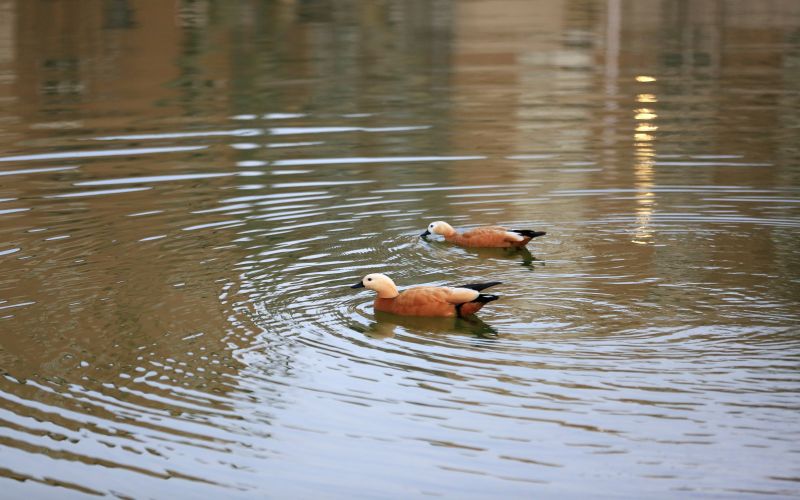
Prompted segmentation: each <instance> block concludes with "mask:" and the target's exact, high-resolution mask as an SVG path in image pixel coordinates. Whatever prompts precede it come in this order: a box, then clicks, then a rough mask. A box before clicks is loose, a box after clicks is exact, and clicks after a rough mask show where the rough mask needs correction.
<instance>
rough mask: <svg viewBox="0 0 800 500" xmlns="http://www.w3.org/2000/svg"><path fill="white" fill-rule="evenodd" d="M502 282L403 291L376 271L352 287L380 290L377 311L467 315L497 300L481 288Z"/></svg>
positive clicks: (375, 304) (449, 315)
mask: <svg viewBox="0 0 800 500" xmlns="http://www.w3.org/2000/svg"><path fill="white" fill-rule="evenodd" d="M499 284H500V282H499V281H492V282H490V283H476V284H472V285H462V286H458V287H449V286H417V287H413V288H409V289H408V290H405V291H403V292H399V291H398V290H397V286H396V285H395V284H394V281H392V279H391V278H389V277H388V276H386V275H385V274H380V273H374V274H368V275H366V276H364V277H363V278H362V279H361V281H359V282H358V283H356V284H355V285H353V286H351V287H350V288H368V289H370V290H374V291H376V292H378V297H377V298H376V299H375V303H374V306H375V310H376V311H383V312H388V313H393V314H399V315H402V316H444V317H454V316H459V317H464V316H469V315H470V314H474V313H476V312H477V311H478V310H479V309H480V308H481V307H483V306H484V305H486V304H487V303H489V302H492V301H493V300H497V299H498V298H499V297H498V296H497V295H489V294H486V293H481V290H483V289H486V288H489V287H490V286H495V285H499Z"/></svg>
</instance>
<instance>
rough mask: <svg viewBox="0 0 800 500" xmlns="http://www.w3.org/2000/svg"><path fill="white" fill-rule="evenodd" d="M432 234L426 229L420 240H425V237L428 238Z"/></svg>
mask: <svg viewBox="0 0 800 500" xmlns="http://www.w3.org/2000/svg"><path fill="white" fill-rule="evenodd" d="M430 234H431V232H430V231H428V230H427V229H426V230H425V232H424V233H422V234H420V235H419V237H420V238H424V237H426V236H428V235H430Z"/></svg>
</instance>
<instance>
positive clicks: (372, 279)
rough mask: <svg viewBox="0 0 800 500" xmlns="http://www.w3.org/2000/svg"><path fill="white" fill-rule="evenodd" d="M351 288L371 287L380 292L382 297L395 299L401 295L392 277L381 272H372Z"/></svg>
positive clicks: (379, 295) (379, 294)
mask: <svg viewBox="0 0 800 500" xmlns="http://www.w3.org/2000/svg"><path fill="white" fill-rule="evenodd" d="M350 288H369V289H370V290H375V291H376V292H378V297H380V298H382V299H393V298H395V297H397V296H398V295H400V293H399V292H398V291H397V286H396V285H395V284H394V281H392V278H390V277H388V276H386V275H385V274H381V273H372V274H368V275H366V276H364V277H363V278H361V281H359V282H358V283H356V284H355V285H353V286H351V287H350Z"/></svg>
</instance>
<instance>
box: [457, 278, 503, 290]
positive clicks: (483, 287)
mask: <svg viewBox="0 0 800 500" xmlns="http://www.w3.org/2000/svg"><path fill="white" fill-rule="evenodd" d="M502 283H503V282H502V281H490V282H488V283H472V284H469V285H460V286H458V287H456V288H469V289H470V290H476V291H478V292H480V291H481V290H486V289H487V288H489V287H490V286H495V285H500V284H502Z"/></svg>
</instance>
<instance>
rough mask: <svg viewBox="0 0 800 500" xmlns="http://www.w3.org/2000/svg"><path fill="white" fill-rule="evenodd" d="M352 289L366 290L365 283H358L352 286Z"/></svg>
mask: <svg viewBox="0 0 800 500" xmlns="http://www.w3.org/2000/svg"><path fill="white" fill-rule="evenodd" d="M350 288H364V283H362V282H360V281H359V282H358V283H356V284H355V285H353V286H351V287H350Z"/></svg>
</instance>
